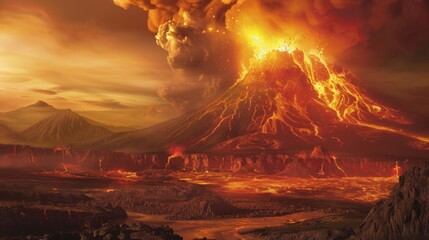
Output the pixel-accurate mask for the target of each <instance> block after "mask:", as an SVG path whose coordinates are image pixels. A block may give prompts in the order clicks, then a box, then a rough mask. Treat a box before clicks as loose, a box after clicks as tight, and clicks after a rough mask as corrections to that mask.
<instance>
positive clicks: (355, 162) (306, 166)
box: [0, 145, 421, 177]
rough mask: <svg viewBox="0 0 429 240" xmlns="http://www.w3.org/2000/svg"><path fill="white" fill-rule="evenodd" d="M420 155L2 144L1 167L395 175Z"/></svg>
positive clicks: (284, 174)
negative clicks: (91, 148) (189, 151)
mask: <svg viewBox="0 0 429 240" xmlns="http://www.w3.org/2000/svg"><path fill="white" fill-rule="evenodd" d="M420 162H421V160H418V161H417V160H416V161H411V160H407V159H403V160H399V161H397V162H395V161H392V160H391V159H390V161H389V159H378V160H370V159H368V158H364V157H360V158H357V157H336V156H333V155H330V154H328V153H327V152H325V151H324V150H323V149H321V148H318V147H316V148H315V149H314V150H313V151H312V152H299V153H259V154H227V153H225V154H208V153H192V154H181V155H180V156H176V157H169V156H168V154H166V153H117V152H105V151H77V150H73V149H70V148H67V147H64V148H61V149H60V150H54V149H44V148H31V147H28V146H17V145H0V167H19V168H31V169H33V170H36V171H37V170H38V169H39V170H42V169H44V170H61V169H63V170H66V171H67V170H96V171H108V170H119V169H120V170H123V171H134V172H138V171H144V170H150V169H169V170H178V171H196V172H205V171H210V172H233V173H261V174H277V175H283V176H290V177H344V176H348V177H353V176H379V177H391V176H394V174H395V173H394V169H395V167H396V164H399V166H400V172H399V173H401V172H403V171H406V170H407V169H409V168H411V167H412V166H416V165H419V164H420Z"/></svg>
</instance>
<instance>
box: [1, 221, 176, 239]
mask: <svg viewBox="0 0 429 240" xmlns="http://www.w3.org/2000/svg"><path fill="white" fill-rule="evenodd" d="M0 239H3V238H1V236H0ZM4 239H10V238H4ZM13 239H15V240H21V239H22V240H102V239H103V240H104V239H109V240H140V239H141V240H182V239H183V238H182V237H181V236H179V235H177V234H175V233H174V231H173V229H171V228H170V227H168V226H160V227H151V226H149V225H146V224H143V223H133V225H132V226H128V225H126V224H110V223H105V224H103V225H102V226H101V227H98V228H91V227H87V228H86V229H83V230H82V231H75V232H61V231H60V232H54V233H48V234H45V235H44V236H37V235H27V236H21V237H19V236H18V237H13Z"/></svg>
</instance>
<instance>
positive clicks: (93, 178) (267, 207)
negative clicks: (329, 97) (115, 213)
mask: <svg viewBox="0 0 429 240" xmlns="http://www.w3.org/2000/svg"><path fill="white" fill-rule="evenodd" d="M27 180H31V181H27ZM16 181H19V182H16ZM23 182H26V183H29V182H31V184H34V187H35V188H37V189H38V190H39V191H50V192H51V191H53V192H62V193H76V192H78V193H84V194H86V195H88V196H90V197H91V198H93V199H95V201H97V202H99V204H105V203H113V204H116V205H120V206H122V207H123V208H124V209H125V210H126V211H127V213H128V219H127V220H126V222H127V223H129V224H131V223H132V222H135V221H142V222H145V223H146V224H150V225H160V224H164V225H169V226H170V227H172V228H173V229H174V231H175V232H176V233H178V234H180V235H181V236H183V237H184V239H195V238H201V237H203V236H205V237H207V238H209V239H231V237H233V238H234V239H254V236H253V235H252V234H249V232H251V231H254V230H255V229H261V228H265V227H267V226H269V227H279V226H295V227H296V224H298V225H299V224H306V222H307V221H319V220H320V219H325V218H330V219H331V220H330V221H337V222H339V223H336V224H340V225H341V224H342V223H343V222H347V223H348V224H350V222H352V223H353V224H355V223H356V224H357V223H359V222H361V221H362V218H363V217H364V216H365V215H366V214H367V213H368V211H369V209H370V208H371V206H372V205H373V204H374V203H375V202H376V201H378V200H380V199H382V198H385V197H386V196H388V194H389V192H390V189H391V188H392V186H393V185H394V184H396V183H397V182H398V177H397V176H392V177H332V178H295V177H285V176H276V175H265V174H256V173H231V172H229V173H227V172H180V171H178V172H174V171H166V170H148V171H144V172H126V171H120V170H116V171H92V172H88V171H85V172H71V171H69V172H67V171H54V172H43V173H33V174H32V175H29V176H27V177H23V176H20V178H19V179H15V180H13V178H8V179H1V183H2V184H6V183H8V184H23ZM42 189H43V190H42ZM317 219H319V220H317ZM332 219H335V220H332ZM294 224H295V225H294Z"/></svg>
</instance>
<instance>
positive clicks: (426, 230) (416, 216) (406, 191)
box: [357, 166, 429, 240]
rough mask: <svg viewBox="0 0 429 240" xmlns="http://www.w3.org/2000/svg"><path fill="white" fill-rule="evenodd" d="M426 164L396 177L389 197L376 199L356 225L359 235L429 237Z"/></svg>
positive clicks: (368, 236)
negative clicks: (374, 203) (378, 200)
mask: <svg viewBox="0 0 429 240" xmlns="http://www.w3.org/2000/svg"><path fill="white" fill-rule="evenodd" d="M428 184H429V167H428V166H425V167H416V168H413V169H411V170H410V171H408V172H406V173H405V174H404V175H403V176H401V177H400V178H399V184H398V185H396V186H395V188H394V189H393V190H392V192H391V194H390V197H389V198H388V199H385V200H382V201H380V202H378V203H377V204H376V205H375V206H374V207H373V209H372V210H371V211H370V213H369V214H368V216H367V217H366V218H365V220H364V222H363V224H362V225H361V226H360V227H359V231H358V234H357V236H358V237H357V238H358V239H366V240H371V239H392V240H396V239H404V240H405V239H413V240H416V239H429V205H428V203H429V185H428Z"/></svg>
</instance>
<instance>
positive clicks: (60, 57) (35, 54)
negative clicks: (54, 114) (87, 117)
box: [0, 3, 172, 110]
mask: <svg viewBox="0 0 429 240" xmlns="http://www.w3.org/2000/svg"><path fill="white" fill-rule="evenodd" d="M1 4H3V5H2V10H1V11H0V29H2V30H1V31H0V62H2V65H1V66H0V79H1V81H0V89H1V91H2V94H4V95H5V97H6V95H7V97H9V98H14V96H20V95H26V96H33V98H35V99H34V100H37V99H38V98H39V97H37V96H35V94H34V93H38V94H45V95H54V94H55V93H56V95H57V96H59V97H62V98H64V99H69V100H70V101H63V100H61V99H58V100H56V101H55V102H53V104H54V105H56V106H60V107H62V106H63V107H64V108H74V109H85V110H89V109H94V110H95V109H97V108H100V107H103V106H101V105H95V104H92V105H91V104H84V105H82V104H80V105H78V104H77V103H78V102H79V100H80V99H88V100H93V101H97V100H98V99H112V100H113V101H116V102H120V103H122V104H123V105H126V106H139V105H153V104H160V103H163V100H162V99H161V98H160V97H159V96H158V94H157V89H158V88H159V87H160V85H162V84H163V82H166V81H167V80H168V79H171V76H172V74H171V69H170V67H169V66H168V64H167V63H166V62H165V61H164V56H162V55H161V54H160V53H162V50H160V49H157V48H154V46H156V43H155V39H153V40H152V42H145V41H144V39H143V41H142V36H141V35H139V34H137V35H135V34H133V33H132V32H120V31H114V32H111V31H107V30H105V29H100V28H99V27H98V26H97V25H94V24H83V25H80V24H76V23H70V22H61V21H59V19H58V18H55V17H52V16H51V14H49V12H47V11H41V10H40V9H39V8H30V7H28V6H20V5H19V4H14V5H13V6H12V7H11V6H9V5H7V4H5V3H1ZM107 4H108V5H109V4H110V5H112V4H111V3H107ZM113 8H114V9H115V10H118V11H119V12H122V10H121V9H118V8H117V7H115V6H113ZM42 13H43V14H42ZM79 23H80V22H79ZM152 37H153V36H152ZM142 42H143V44H142ZM75 100H76V101H75ZM29 101H30V100H28V101H27V100H25V101H22V102H17V103H14V104H11V108H12V106H15V105H16V106H15V107H19V106H22V105H25V104H28V103H31V102H29ZM116 107H119V105H116Z"/></svg>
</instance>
